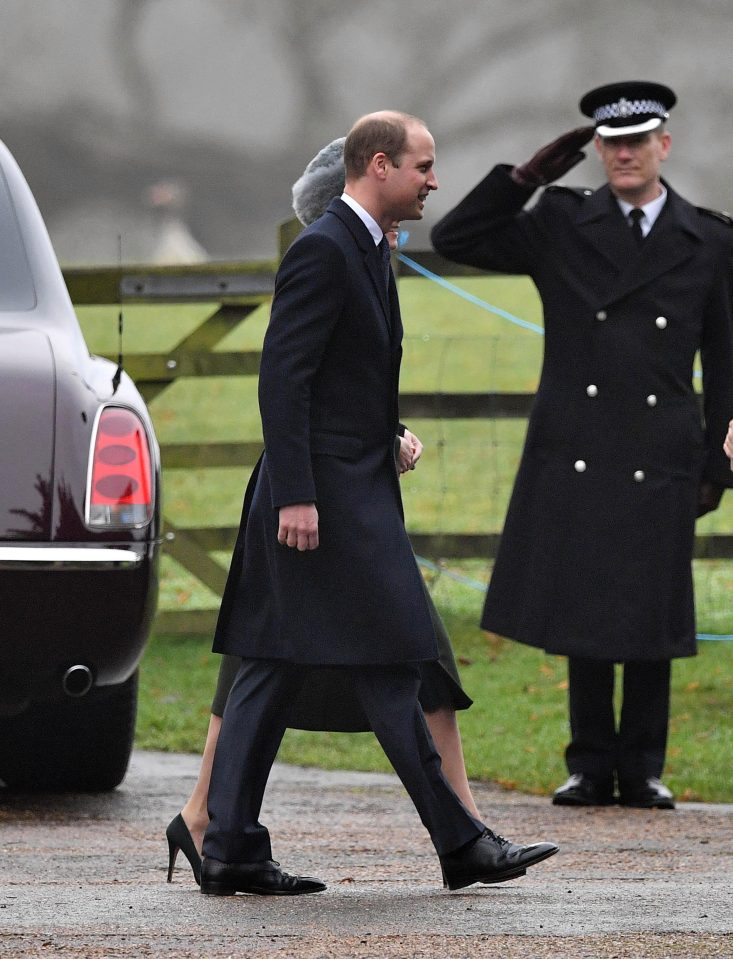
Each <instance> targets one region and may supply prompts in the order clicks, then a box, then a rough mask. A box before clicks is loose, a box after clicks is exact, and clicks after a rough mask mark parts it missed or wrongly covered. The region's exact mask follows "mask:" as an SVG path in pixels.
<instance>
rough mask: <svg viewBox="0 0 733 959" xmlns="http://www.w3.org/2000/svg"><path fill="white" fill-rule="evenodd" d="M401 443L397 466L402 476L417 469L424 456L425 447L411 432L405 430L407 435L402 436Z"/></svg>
mask: <svg viewBox="0 0 733 959" xmlns="http://www.w3.org/2000/svg"><path fill="white" fill-rule="evenodd" d="M399 441H400V452H399V456H398V457H397V466H398V469H399V471H400V475H402V473H406V472H407V471H408V470H414V469H415V466H416V465H417V461H418V460H419V459H420V457H421V456H422V451H423V445H422V443H421V442H420V440H419V439H418V438H417V436H415V434H414V433H411V432H410V430H405V435H404V436H400V437H399Z"/></svg>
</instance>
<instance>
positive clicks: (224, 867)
mask: <svg viewBox="0 0 733 959" xmlns="http://www.w3.org/2000/svg"><path fill="white" fill-rule="evenodd" d="M325 888H326V884H325V883H323V882H321V880H320V879H312V878H311V877H310V876H289V875H288V873H286V872H283V871H282V869H281V868H280V863H279V862H273V861H272V860H271V859H266V860H265V861H264V862H219V860H218V859H208V858H207V859H204V860H203V862H202V864H201V892H202V893H204V895H206V896H233V895H234V894H235V893H236V892H249V893H252V894H253V895H255V896H303V895H305V894H306V893H309V892H323V890H324V889H325Z"/></svg>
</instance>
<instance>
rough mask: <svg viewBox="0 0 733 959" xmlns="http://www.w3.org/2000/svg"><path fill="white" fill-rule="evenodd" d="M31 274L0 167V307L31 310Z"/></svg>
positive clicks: (34, 297)
mask: <svg viewBox="0 0 733 959" xmlns="http://www.w3.org/2000/svg"><path fill="white" fill-rule="evenodd" d="M35 305H36V291H35V288H34V286H33V275H32V273H31V268H30V265H29V263H28V257H27V256H26V252H25V246H24V244H23V237H22V236H21V234H20V227H19V225H18V219H17V217H16V215H15V207H14V206H13V201H12V199H11V197H10V190H9V189H8V184H7V181H6V179H5V174H4V173H3V171H2V170H0V311H7V310H32V309H33V307H34V306H35Z"/></svg>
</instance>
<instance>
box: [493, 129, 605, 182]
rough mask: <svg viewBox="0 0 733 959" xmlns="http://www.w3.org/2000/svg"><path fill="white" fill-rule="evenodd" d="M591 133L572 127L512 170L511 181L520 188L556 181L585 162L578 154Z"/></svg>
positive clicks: (581, 155)
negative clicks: (572, 128) (582, 161)
mask: <svg viewBox="0 0 733 959" xmlns="http://www.w3.org/2000/svg"><path fill="white" fill-rule="evenodd" d="M594 133H595V127H594V126H592V125H590V126H585V127H576V128H575V129H574V130H570V131H569V132H568V133H563V135H562V136H559V137H558V138H557V139H556V140H553V141H552V143H548V144H547V146H544V147H542V148H541V149H539V150H538V151H537V153H535V154H534V156H533V157H531V159H529V160H527V162H526V163H522V164H520V165H519V166H515V167H514V169H513V170H512V180H514V182H515V183H518V184H519V185H520V186H533V187H537V186H544V185H545V184H546V183H552V182H554V181H555V180H559V179H560V177H561V176H563V175H564V174H565V173H567V172H568V170H572V168H573V167H574V166H575V165H576V164H578V163H580V161H581V160H582V159H584V158H585V153H583V151H582V150H581V147H584V146H585V145H586V143H588V142H589V141H590V140H591V139H592V138H593V134H594Z"/></svg>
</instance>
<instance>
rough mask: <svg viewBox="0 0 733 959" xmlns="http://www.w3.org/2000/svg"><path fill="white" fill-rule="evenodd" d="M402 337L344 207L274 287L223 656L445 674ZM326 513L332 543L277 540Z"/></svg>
mask: <svg viewBox="0 0 733 959" xmlns="http://www.w3.org/2000/svg"><path fill="white" fill-rule="evenodd" d="M401 341H402V325H401V321H400V312H399V305H398V301H397V291H396V288H395V283H394V278H393V277H391V276H390V280H389V292H388V290H387V286H386V284H385V278H384V271H383V267H382V262H381V258H380V255H379V251H378V249H377V248H376V247H375V244H374V241H373V239H372V238H371V235H370V234H369V231H368V230H367V228H366V227H365V226H364V224H363V223H362V222H361V220H360V219H359V217H358V216H357V215H356V214H355V213H354V212H353V211H352V210H351V209H350V208H349V207H348V206H347V205H346V204H345V203H344V202H343V201H342V200H340V199H336V200H334V201H332V203H331V204H330V206H329V208H328V210H327V211H326V213H325V214H324V216H322V217H321V218H320V219H319V220H317V221H316V222H315V223H314V224H312V225H311V226H310V227H308V228H307V229H306V230H305V231H304V232H303V233H301V234H300V236H299V237H298V239H297V240H295V242H294V243H293V244H292V246H291V247H290V248H289V250H288V251H287V253H286V254H285V256H284V258H283V261H282V263H281V266H280V269H279V271H278V275H277V278H276V283H275V295H274V299H273V304H272V312H271V317H270V323H269V326H268V329H267V333H266V335H265V340H264V344H263V351H262V362H261V367H260V377H259V400H260V412H261V415H262V426H263V434H264V440H265V453H264V456H263V458H262V461H261V464H260V468H259V470H257V471H256V476H255V479H254V481H253V483H252V488H251V489H250V491H249V492H250V496H249V497H248V502H247V503H245V509H244V513H243V521H242V527H241V529H240V534H239V540H238V544H237V547H236V548H235V551H234V555H233V559H232V566H231V568H230V573H229V580H228V583H227V587H226V590H225V594H224V597H223V600H222V606H221V610H220V614H219V621H218V625H217V630H216V635H215V638H214V650H215V652H224V653H231V654H233V655H236V656H243V657H253V658H266V659H280V660H285V661H288V662H292V663H301V664H309V665H315V666H318V665H334V666H353V665H368V664H390V663H401V662H420V661H428V660H435V659H437V657H438V652H437V646H436V641H435V633H434V629H433V625H432V622H431V618H430V613H429V611H428V606H427V602H426V599H425V591H424V588H423V585H422V580H421V576H420V572H419V570H418V567H417V563H416V562H415V558H414V555H413V552H412V549H411V546H410V542H409V540H408V538H407V533H406V531H405V527H404V517H403V512H402V502H401V497H400V489H399V480H398V476H397V471H396V470H395V465H394V439H395V435H396V433H397V428H398V403H397V400H398V380H399V369H400V360H401V356H402V346H401ZM306 502H315V504H316V507H317V510H318V516H319V539H320V545H319V546H318V548H317V549H315V550H309V551H305V552H298V551H297V550H296V549H291V548H288V547H286V546H281V545H280V544H279V543H278V541H277V528H278V512H279V508H280V507H281V506H286V505H288V504H294V503H306Z"/></svg>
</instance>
